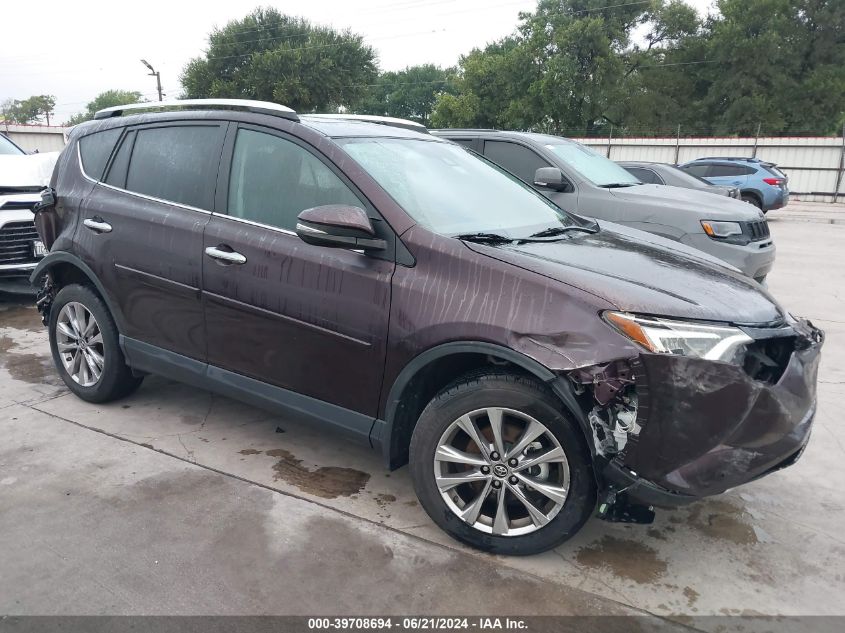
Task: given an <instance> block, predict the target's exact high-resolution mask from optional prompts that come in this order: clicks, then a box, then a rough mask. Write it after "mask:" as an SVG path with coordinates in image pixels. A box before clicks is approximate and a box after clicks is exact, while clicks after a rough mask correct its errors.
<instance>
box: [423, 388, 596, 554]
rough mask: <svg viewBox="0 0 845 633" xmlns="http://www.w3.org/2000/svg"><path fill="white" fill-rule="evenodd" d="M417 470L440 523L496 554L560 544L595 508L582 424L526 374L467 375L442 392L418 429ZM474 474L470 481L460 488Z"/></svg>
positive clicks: (425, 503) (454, 534)
mask: <svg viewBox="0 0 845 633" xmlns="http://www.w3.org/2000/svg"><path fill="white" fill-rule="evenodd" d="M466 420H470V421H471V422H470V424H469V426H467V422H466ZM494 420H495V424H496V426H497V427H498V428H499V429H500V431H499V432H498V437H499V438H501V439H498V440H497V432H496V431H494V430H493V429H494ZM456 425H457V426H456ZM465 428H468V429H469V431H464V429H465ZM538 431H539V432H540V434H539V435H537V437H536V439H535V440H532V441H530V442H528V443H527V444H526V441H527V438H529V437H531V436H533V435H534V433H537V432H538ZM476 432H477V433H478V434H477V435H476V438H477V439H478V441H477V442H476V441H473V440H472V434H473V433H476ZM482 444H484V445H486V447H482ZM521 445H524V446H521ZM497 447H499V450H498V451H497V450H496V448H497ZM499 451H501V452H499ZM560 451H562V453H561V452H560ZM561 454H562V455H563V457H560V456H561ZM444 457H445V459H444ZM552 457H555V459H552ZM436 458H437V459H436ZM547 458H548V459H547ZM541 459H542V460H544V461H543V462H542V463H538V464H537V465H532V466H528V464H529V463H531V462H532V461H533V462H538V461H539V460H541ZM410 469H411V477H412V479H413V483H414V489H415V491H416V493H417V496H418V498H419V500H420V503H421V504H422V506H423V508H424V509H425V511H426V512H427V513H428V515H429V516H430V517H431V518H432V520H433V521H434V522H435V523H437V525H439V526H440V527H441V528H442V529H443V530H444V531H445V532H447V533H448V534H449V535H450V536H452V537H453V538H455V539H457V540H459V541H462V542H464V543H467V544H468V545H471V546H473V547H475V548H478V549H480V550H485V551H489V552H493V553H496V554H511V555H520V556H521V555H529V554H536V553H539V552H543V551H545V550H548V549H551V548H553V547H556V546H557V545H560V544H561V543H563V542H564V541H566V540H567V539H569V538H571V537H572V536H574V535H575V534H576V533H577V532H578V530H580V529H581V527H582V526H583V525H584V523H585V522H586V521H587V519H588V518H589V517H590V515H591V514H592V513H593V511H594V509H595V504H596V486H595V479H594V476H593V472H592V466H591V461H590V453H589V450H588V449H587V445H586V442H585V439H584V436H583V434H582V432H581V430H580V429H579V427H578V425H577V423H576V422H575V421H573V420H572V419H571V418H570V417H569V416H568V415H567V414H565V413H564V412H563V411H562V407H561V405H560V402H559V401H558V400H557V399H556V398H555V397H554V395H553V394H551V393H550V392H549V391H548V390H547V389H546V388H545V387H544V386H543V385H542V384H540V383H539V382H537V381H536V380H534V379H532V378H529V377H526V376H521V375H514V374H499V373H490V374H481V375H478V374H476V375H470V376H468V377H465V378H463V379H460V380H459V381H457V382H455V383H453V384H452V385H450V386H449V387H447V388H446V389H444V390H443V391H441V392H440V393H439V394H437V396H435V397H434V399H433V400H432V401H431V402H430V403H429V404H428V406H427V407H426V408H425V409H424V410H423V412H422V414H421V415H420V418H419V422H418V423H417V426H416V427H415V429H414V433H413V436H412V438H411V448H410ZM467 476H469V477H471V478H472V480H471V481H470V482H464V483H460V484H454V481H456V480H461V481H462V480H463V479H464V478H466V477H467ZM529 482H532V483H533V484H535V485H536V486H537V487H536V488H535V487H534V486H532V485H531V483H529ZM444 486H445V487H446V489H445V490H444V489H443V488H444ZM541 489H544V490H545V492H542V491H541ZM561 491H565V494H561ZM526 501H528V502H529V503H526ZM532 506H533V507H532ZM503 508H504V509H503Z"/></svg>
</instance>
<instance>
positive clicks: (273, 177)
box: [228, 130, 364, 231]
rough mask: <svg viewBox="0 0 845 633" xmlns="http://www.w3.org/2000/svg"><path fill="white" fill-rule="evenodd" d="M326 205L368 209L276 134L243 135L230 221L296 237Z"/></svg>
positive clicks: (310, 156) (237, 153) (238, 141)
mask: <svg viewBox="0 0 845 633" xmlns="http://www.w3.org/2000/svg"><path fill="white" fill-rule="evenodd" d="M326 204H346V205H352V206H356V207H363V206H364V205H363V204H361V201H360V200H359V199H358V197H357V196H356V195H355V194H354V193H352V191H351V190H350V189H349V188H348V187H347V186H346V185H345V184H344V183H343V181H341V180H340V178H338V177H337V176H336V175H335V174H334V172H333V171H332V170H331V169H329V168H328V167H327V166H326V165H325V164H324V163H323V162H322V161H320V160H319V159H318V158H317V157H315V156H314V155H313V154H311V153H310V152H308V151H307V150H306V149H305V148H303V147H300V146H299V145H297V144H296V143H293V142H292V141H288V140H285V139H283V138H280V137H278V136H274V135H272V134H265V133H263V132H255V131H253V130H239V131H238V136H237V139H235V150H234V155H233V156H232V170H231V172H230V174H229V204H228V210H229V215H231V216H233V217H236V218H242V219H244V220H251V221H253V222H259V223H261V224H266V225H268V226H275V227H278V228H282V229H288V230H291V231H293V230H294V229H295V227H296V218H297V216H298V215H299V214H300V213H301V212H302V211H304V210H305V209H310V208H311V207H319V206H322V205H326Z"/></svg>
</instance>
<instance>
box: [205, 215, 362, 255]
mask: <svg viewBox="0 0 845 633" xmlns="http://www.w3.org/2000/svg"><path fill="white" fill-rule="evenodd" d="M212 215H213V216H214V217H215V218H227V219H229V220H233V221H235V222H241V223H243V224H249V225H250V226H257V227H259V228H262V229H269V230H271V231H276V232H277V233H283V234H284V235H292V236H293V237H296V238H299V236H298V235H297V234H296V231H290V230H288V229H282V228H279V227H278V226H270V225H269V224H262V223H261V222H255V221H253V220H247V219H245V218H238V217H235V216H233V215H228V214H226V213H213V214H212ZM299 225H300V224H299V222H297V226H299ZM302 243H303V244H306V242H302ZM306 245H307V244H306ZM341 250H345V251H349V252H351V253H358V254H359V255H364V256H366V253H365V252H364V250H363V249H360V248H343V249H341Z"/></svg>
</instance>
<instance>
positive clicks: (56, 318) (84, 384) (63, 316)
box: [49, 284, 143, 402]
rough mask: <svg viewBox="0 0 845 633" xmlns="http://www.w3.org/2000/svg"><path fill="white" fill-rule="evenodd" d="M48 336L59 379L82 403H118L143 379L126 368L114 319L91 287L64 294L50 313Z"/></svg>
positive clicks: (69, 288)
mask: <svg viewBox="0 0 845 633" xmlns="http://www.w3.org/2000/svg"><path fill="white" fill-rule="evenodd" d="M49 334H50V350H51V351H52V353H53V362H54V363H55V365H56V369H57V370H58V372H59V375H60V376H61V378H62V380H63V381H64V383H65V384H66V385H67V386H68V389H70V390H71V391H72V392H73V393H75V394H76V395H77V396H79V397H80V398H82V399H83V400H87V401H88V402H108V401H110V400H116V399H117V398H122V397H124V396H127V395H129V394H130V393H132V392H133V391H135V389H137V388H138V386H139V385H140V384H141V382H142V380H143V378H142V377H137V376H133V375H132V371H131V370H130V369H129V367H128V366H127V365H126V359H125V358H124V356H123V352H122V351H121V350H120V345H119V342H118V333H117V326H116V325H115V322H114V319H113V318H112V316H111V314H110V313H109V310H108V308H107V307H106V305H105V303H104V302H103V300H102V299H101V298H100V297H99V295H97V293H95V292H94V291H93V290H92V289H91V288H89V287H88V286H83V285H80V284H72V285H69V286H65V287H64V288H62V289H61V290H59V292H58V293H57V294H56V297H55V299H54V300H53V305H52V307H51V309H50V322H49Z"/></svg>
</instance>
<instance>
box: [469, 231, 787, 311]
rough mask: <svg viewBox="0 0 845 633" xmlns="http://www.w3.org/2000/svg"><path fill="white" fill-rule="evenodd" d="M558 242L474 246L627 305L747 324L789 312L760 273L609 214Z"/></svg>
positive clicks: (619, 305)
mask: <svg viewBox="0 0 845 633" xmlns="http://www.w3.org/2000/svg"><path fill="white" fill-rule="evenodd" d="M600 226H601V231H599V232H598V233H595V234H589V233H570V234H568V237H567V238H566V239H563V240H559V241H556V242H541V243H536V242H535V243H526V244H506V245H503V246H489V245H486V244H477V243H467V246H468V247H469V248H471V249H472V250H474V251H476V252H478V253H481V254H484V255H487V256H489V257H493V258H495V259H498V260H500V261H503V262H507V263H509V264H513V265H515V266H519V267H520V268H523V269H526V270H530V271H533V272H536V273H539V274H541V275H544V276H546V277H549V278H551V279H555V280H557V281H561V282H563V283H565V284H568V285H571V286H575V287H577V288H579V289H581V290H584V291H586V292H589V293H591V294H593V295H595V296H597V297H600V298H601V299H604V300H605V301H607V302H609V303H611V304H612V305H614V306H616V307H617V308H618V309H620V310H624V311H626V312H635V313H639V314H652V315H660V316H668V317H677V318H684V319H701V320H709V321H723V322H729V323H736V324H743V325H762V324H774V323H779V322H781V321H783V320H784V312H783V310H782V308H780V306H779V305H778V304H777V302H776V301H775V300H774V299H773V298H772V296H771V295H769V294H768V293H767V292H766V291H765V290H764V289H763V288H762V286H760V285H759V284H758V283H757V282H755V281H754V280H753V279H750V278H748V277H746V276H745V275H743V274H741V273H739V272H737V271H736V269H733V268H729V267H727V266H726V265H723V264H721V263H720V262H719V260H717V259H715V258H712V257H710V256H709V255H706V254H705V253H702V252H701V251H697V250H694V249H691V248H687V247H684V246H683V245H681V244H678V243H676V242H672V241H669V240H665V239H663V238H661V237H657V236H656V235H652V234H651V233H645V232H643V231H638V230H635V229H630V228H628V227H622V226H619V225H616V224H613V223H610V222H600Z"/></svg>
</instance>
